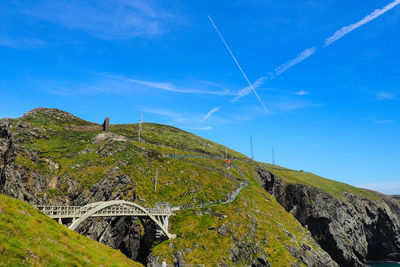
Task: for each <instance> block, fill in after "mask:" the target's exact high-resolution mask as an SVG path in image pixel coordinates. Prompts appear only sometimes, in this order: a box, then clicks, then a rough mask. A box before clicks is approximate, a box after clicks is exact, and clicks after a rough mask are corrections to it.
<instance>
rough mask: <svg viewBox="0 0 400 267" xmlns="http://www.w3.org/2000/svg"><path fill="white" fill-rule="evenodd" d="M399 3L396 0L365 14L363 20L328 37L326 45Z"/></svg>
mask: <svg viewBox="0 0 400 267" xmlns="http://www.w3.org/2000/svg"><path fill="white" fill-rule="evenodd" d="M398 4H400V0H395V1H393V2H391V3H390V4H388V5H386V6H384V7H383V8H382V9H375V10H374V12H372V13H371V14H369V15H367V16H365V17H364V18H363V19H362V20H360V21H358V22H356V23H353V24H350V25H348V26H345V27H343V28H341V29H340V30H338V31H336V32H335V33H334V34H333V35H332V36H330V37H328V38H327V39H326V40H325V46H328V45H330V44H332V43H333V42H335V41H337V40H339V39H340V38H342V37H343V36H345V35H346V34H348V33H350V32H352V31H354V30H355V29H357V28H359V27H361V26H363V25H364V24H367V23H368V22H370V21H372V20H374V19H376V18H378V17H379V16H381V15H383V14H385V13H386V12H387V11H389V10H391V9H392V8H394V7H395V6H397V5H398Z"/></svg>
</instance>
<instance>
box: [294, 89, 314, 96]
mask: <svg viewBox="0 0 400 267" xmlns="http://www.w3.org/2000/svg"><path fill="white" fill-rule="evenodd" d="M293 94H294V95H311V93H310V92H307V91H304V90H300V91H298V92H295V93H293Z"/></svg>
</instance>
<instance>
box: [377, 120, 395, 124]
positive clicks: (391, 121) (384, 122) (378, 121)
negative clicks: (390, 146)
mask: <svg viewBox="0 0 400 267" xmlns="http://www.w3.org/2000/svg"><path fill="white" fill-rule="evenodd" d="M374 122H375V123H377V124H388V123H393V122H394V120H374Z"/></svg>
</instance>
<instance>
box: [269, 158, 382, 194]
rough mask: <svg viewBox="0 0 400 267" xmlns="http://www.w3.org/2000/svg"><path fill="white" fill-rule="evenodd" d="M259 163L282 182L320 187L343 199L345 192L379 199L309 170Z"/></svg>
mask: <svg viewBox="0 0 400 267" xmlns="http://www.w3.org/2000/svg"><path fill="white" fill-rule="evenodd" d="M261 165H263V166H265V167H266V168H267V169H268V170H269V171H270V172H272V173H273V174H275V175H277V176H278V177H280V178H282V179H283V181H284V182H287V183H294V184H303V185H308V186H312V187H315V188H318V189H321V190H323V191H325V192H326V193H329V194H331V195H333V196H335V197H337V198H339V199H344V193H345V192H347V193H351V194H356V195H359V196H362V197H365V198H368V199H374V200H378V199H380V197H379V196H378V195H377V194H375V193H373V192H371V191H369V190H366V189H362V188H358V187H355V186H351V185H348V184H345V183H341V182H337V181H333V180H330V179H326V178H323V177H320V176H318V175H315V174H312V173H309V172H303V171H296V170H290V169H287V168H283V167H279V166H276V165H271V164H266V163H261Z"/></svg>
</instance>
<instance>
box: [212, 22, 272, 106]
mask: <svg viewBox="0 0 400 267" xmlns="http://www.w3.org/2000/svg"><path fill="white" fill-rule="evenodd" d="M208 19H209V20H210V22H211V24H212V26H213V27H214V29H215V31H216V32H217V34H218V36H219V37H220V38H221V41H222V42H223V43H224V45H225V47H226V49H227V50H228V52H229V54H230V55H231V57H232V59H233V60H234V61H235V63H236V66H237V67H238V68H239V70H240V72H241V73H242V75H243V77H244V78H245V80H246V82H247V83H248V84H249V88H250V89H251V90H252V91H253V93H254V94H255V96H256V97H257V99H258V101H259V102H260V103H261V105H262V106H263V108H264V110H265V111H266V112H269V111H268V109H267V107H266V106H265V105H264V102H263V101H262V100H261V98H260V96H259V95H258V93H257V91H256V89H255V88H254V87H253V85H252V84H251V82H250V80H249V79H248V78H247V75H246V73H245V72H244V71H243V69H242V66H240V64H239V62H238V61H237V60H236V57H235V55H233V53H232V51H231V49H230V48H229V46H228V44H227V42H226V41H225V39H224V37H223V36H222V34H221V33H220V32H219V30H218V28H217V25H215V23H214V21H213V20H212V18H211V17H210V16H208Z"/></svg>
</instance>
